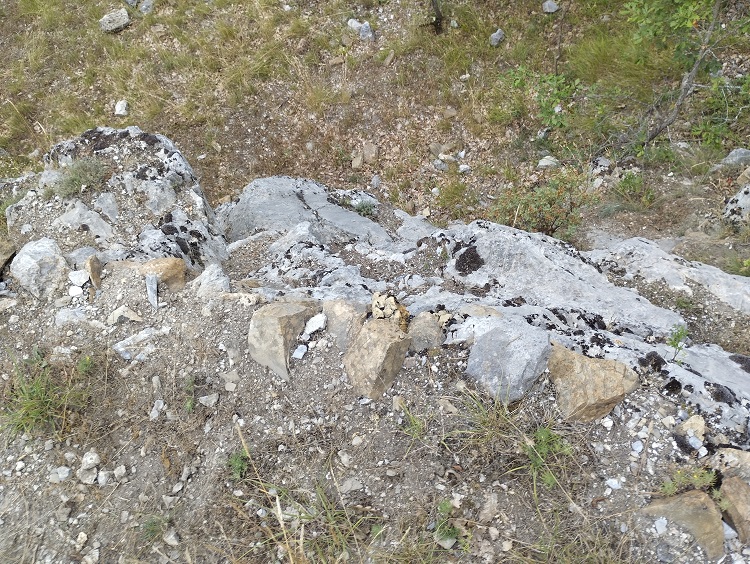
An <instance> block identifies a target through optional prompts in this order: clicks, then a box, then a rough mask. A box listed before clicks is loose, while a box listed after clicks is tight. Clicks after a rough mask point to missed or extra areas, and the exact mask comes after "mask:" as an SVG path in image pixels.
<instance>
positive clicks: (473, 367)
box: [466, 318, 551, 403]
mask: <svg viewBox="0 0 750 564" xmlns="http://www.w3.org/2000/svg"><path fill="white" fill-rule="evenodd" d="M550 351H551V347H550V342H549V337H548V336H547V332H546V331H544V330H542V329H538V328H536V327H531V326H530V325H527V324H526V323H525V322H524V321H523V319H521V318H516V319H503V320H501V321H499V322H498V323H497V325H496V327H495V328H494V329H491V330H489V331H487V332H486V333H484V334H482V335H481V336H480V337H479V338H478V339H477V340H476V341H475V343H474V346H473V347H472V348H471V353H470V354H469V362H468V365H467V367H466V373H467V374H468V375H469V376H471V377H472V378H474V380H476V381H477V383H478V384H479V386H480V387H482V388H483V389H484V390H486V391H487V392H488V393H490V394H491V395H492V396H493V397H495V398H497V399H499V400H501V401H503V402H505V403H512V402H514V401H518V400H519V399H521V398H522V397H523V396H524V394H526V392H528V391H529V389H530V388H531V386H533V385H534V382H536V380H537V378H539V376H540V375H541V373H542V372H543V371H544V369H545V367H546V366H547V358H548V357H549V354H550Z"/></svg>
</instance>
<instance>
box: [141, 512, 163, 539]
mask: <svg viewBox="0 0 750 564" xmlns="http://www.w3.org/2000/svg"><path fill="white" fill-rule="evenodd" d="M168 527H169V518H168V517H165V516H164V515H149V517H147V518H146V520H145V521H144V522H143V525H141V528H142V534H143V538H144V539H145V540H146V542H154V541H156V540H158V539H160V538H161V537H162V536H163V535H164V533H166V532H167V528H168Z"/></svg>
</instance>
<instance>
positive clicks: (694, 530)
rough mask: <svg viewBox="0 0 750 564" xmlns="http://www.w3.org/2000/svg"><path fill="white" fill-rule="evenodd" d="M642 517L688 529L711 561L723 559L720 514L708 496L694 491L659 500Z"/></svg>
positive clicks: (645, 509) (643, 511) (646, 509)
mask: <svg viewBox="0 0 750 564" xmlns="http://www.w3.org/2000/svg"><path fill="white" fill-rule="evenodd" d="M641 513H642V514H643V515H648V516H651V517H665V518H666V519H668V520H669V521H671V522H672V523H675V524H676V525H679V526H681V527H684V528H685V529H687V530H688V531H689V532H690V534H692V535H693V537H695V542H697V543H698V545H699V546H700V547H701V548H702V549H703V550H704V552H705V553H706V556H708V558H710V559H712V560H716V559H717V558H720V557H721V556H723V555H724V527H723V525H722V524H721V513H720V512H719V509H718V508H717V507H716V504H715V503H714V502H713V501H712V500H711V498H710V497H709V495H708V494H707V493H706V492H703V491H701V490H693V491H689V492H685V493H684V494H680V495H676V496H674V497H667V498H664V499H657V500H656V501H653V502H652V503H651V504H650V505H648V506H647V507H644V508H643V509H641Z"/></svg>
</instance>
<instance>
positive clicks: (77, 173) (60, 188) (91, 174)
mask: <svg viewBox="0 0 750 564" xmlns="http://www.w3.org/2000/svg"><path fill="white" fill-rule="evenodd" d="M108 172H109V169H108V167H107V165H106V164H105V163H103V162H102V161H101V160H99V159H97V158H93V157H85V158H82V159H78V160H77V161H75V162H73V164H72V165H70V166H69V167H68V168H67V170H66V171H65V173H64V174H63V178H62V180H61V181H60V183H59V184H58V185H57V186H56V187H55V188H54V190H53V191H54V193H55V194H57V195H58V196H60V197H61V198H70V197H72V196H77V195H79V194H80V193H81V192H82V191H83V190H84V189H86V190H90V191H91V190H98V189H99V188H101V186H102V184H103V183H104V180H105V179H106V178H107V174H108ZM48 196H51V194H48Z"/></svg>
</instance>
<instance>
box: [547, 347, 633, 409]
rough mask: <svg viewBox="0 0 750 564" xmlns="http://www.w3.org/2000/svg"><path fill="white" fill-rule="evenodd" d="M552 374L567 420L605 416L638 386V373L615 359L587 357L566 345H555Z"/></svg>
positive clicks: (551, 365)
mask: <svg viewBox="0 0 750 564" xmlns="http://www.w3.org/2000/svg"><path fill="white" fill-rule="evenodd" d="M547 366H548V368H549V374H550V378H551V379H552V382H553V383H554V384H555V388H556V389H557V404H558V406H559V407H560V411H561V412H562V414H563V417H565V419H569V420H570V419H572V420H576V421H593V420H594V419H598V418H600V417H604V416H605V415H607V414H608V413H609V412H610V411H612V408H613V407H614V406H615V405H617V404H618V403H620V402H621V401H622V400H623V399H624V398H625V395H626V394H628V393H630V392H632V391H633V390H635V389H636V388H637V387H638V382H639V380H638V375H637V374H636V373H635V372H634V371H633V370H631V369H630V368H628V367H627V366H625V365H624V364H622V363H621V362H617V361H616V360H604V359H599V358H588V357H585V356H583V355H580V354H578V353H575V352H573V351H570V350H568V349H566V348H565V347H563V346H560V345H555V346H553V347H552V355H551V356H550V359H549V363H548V365H547Z"/></svg>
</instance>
